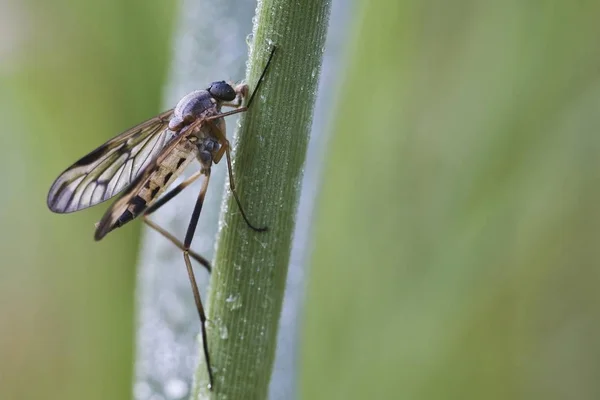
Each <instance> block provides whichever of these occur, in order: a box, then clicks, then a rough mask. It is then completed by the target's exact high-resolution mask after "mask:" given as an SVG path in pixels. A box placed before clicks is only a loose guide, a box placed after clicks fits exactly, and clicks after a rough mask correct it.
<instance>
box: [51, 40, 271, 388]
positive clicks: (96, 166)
mask: <svg viewBox="0 0 600 400" xmlns="http://www.w3.org/2000/svg"><path fill="white" fill-rule="evenodd" d="M274 54H275V47H273V49H272V50H271V53H270V55H269V59H268V60H267V64H266V65H265V68H264V70H263V72H262V74H261V76H260V78H259V80H258V82H257V85H256V89H255V90H254V92H253V93H252V95H251V96H250V99H249V100H248V104H247V105H246V106H243V105H242V104H243V102H244V100H245V99H246V98H247V97H248V85H246V84H239V85H236V86H232V85H231V84H229V83H227V82H225V81H219V82H213V83H212V84H211V85H210V86H209V87H208V88H207V89H203V90H196V91H193V92H191V93H189V94H188V95H186V96H185V97H183V98H182V99H181V100H180V101H179V103H178V104H177V106H175V108H173V109H171V110H168V111H165V112H163V113H162V114H159V115H157V116H156V117H154V118H151V119H149V120H147V121H145V122H142V123H141V124H139V125H136V126H134V127H133V128H131V129H128V130H126V131H125V132H123V133H121V134H120V135H119V136H117V137H115V138H113V139H111V140H109V141H108V142H106V143H104V144H103V145H101V146H100V147H98V148H97V149H96V150H94V151H92V152H91V153H89V154H88V155H86V156H84V157H83V158H81V159H80V160H79V161H77V162H75V163H74V164H73V165H71V166H70V167H69V168H67V169H66V170H65V171H64V172H63V173H62V174H61V175H60V176H59V177H58V178H57V179H56V180H55V181H54V183H53V184H52V187H51V188H50V191H49V193H48V200H47V202H48V208H50V210H51V211H53V212H56V213H70V212H74V211H79V210H82V209H84V208H88V207H91V206H93V205H96V204H98V203H101V202H103V201H106V200H108V199H110V198H112V197H114V196H116V195H117V194H120V196H119V197H118V199H117V200H116V201H115V202H114V203H113V204H112V205H111V206H110V207H109V208H108V210H107V211H106V213H105V214H104V216H103V217H102V219H101V220H100V221H99V222H98V223H97V224H96V232H95V235H94V238H95V239H96V240H100V239H102V238H103V237H104V236H106V234H108V233H109V232H110V231H112V230H114V229H116V228H119V227H121V226H123V225H125V224H126V223H127V222H129V221H131V220H133V219H135V218H136V217H138V216H141V217H142V219H143V221H144V222H145V223H146V224H147V225H148V226H150V227H151V228H152V229H154V230H156V231H157V232H159V233H160V234H161V235H163V236H164V237H165V238H167V239H168V240H169V241H171V242H172V243H173V244H174V245H175V246H177V247H178V248H179V249H181V250H182V252H183V258H184V261H185V265H186V268H187V272H188V276H189V279H190V283H191V285H192V292H193V295H194V301H195V303H196V308H197V309H198V315H199V316H200V325H201V332H202V343H203V350H204V357H205V359H206V365H207V369H208V377H209V384H210V387H212V384H213V376H212V371H211V366H210V357H209V353H208V342H207V336H206V314H205V313H204V307H203V306H202V300H201V299H200V292H199V290H198V285H197V284H196V279H195V277H194V271H193V269H192V264H191V261H190V257H192V258H193V259H195V260H196V261H197V262H199V263H200V264H202V265H203V266H204V267H205V268H206V269H207V270H208V271H210V270H211V267H210V263H209V262H208V260H206V259H205V258H204V257H202V256H201V255H199V254H197V253H195V252H194V251H192V250H191V249H190V245H191V244H192V239H193V237H194V232H195V230H196V226H197V224H198V218H199V217H200V212H201V210H202V204H203V202H204V196H205V194H206V190H207V188H208V182H209V180H210V172H211V167H212V165H213V164H218V163H219V161H221V159H222V158H223V156H225V157H226V158H227V169H228V172H229V187H230V189H231V193H233V196H234V198H235V201H236V203H237V205H238V208H239V210H240V213H241V215H242V217H243V218H244V221H246V224H247V225H248V226H249V227H250V228H251V229H252V230H254V231H257V232H264V231H266V230H267V228H266V227H257V226H254V225H253V224H251V223H250V221H249V219H248V217H247V215H246V213H245V212H244V208H243V207H242V204H241V202H240V198H239V196H238V194H237V191H236V189H235V183H234V179H233V172H232V169H231V154H230V148H231V146H230V144H229V141H228V140H227V137H226V134H225V120H224V119H223V117H226V116H228V115H233V114H238V113H241V112H245V111H247V110H248V108H249V107H250V105H251V104H252V100H253V99H254V95H255V94H256V93H257V92H258V89H259V87H260V84H261V83H262V81H263V79H264V77H265V74H266V72H267V69H268V68H269V64H270V63H271V60H272V58H273V55H274ZM224 106H225V107H232V108H234V110H231V111H227V112H221V108H222V107H224ZM194 159H197V160H198V161H199V163H200V170H199V171H197V172H196V173H194V174H193V175H192V176H190V177H189V178H187V179H186V180H185V181H183V182H181V183H180V184H179V185H177V186H176V187H174V188H173V189H171V190H170V191H168V192H167V193H166V194H164V196H162V197H160V196H161V194H163V192H164V191H165V190H166V189H167V188H168V187H169V186H170V185H171V184H172V183H173V182H174V181H175V179H176V178H177V177H178V176H179V175H181V173H182V172H183V170H184V169H185V168H186V167H187V166H188V164H190V163H191V162H192V161H193V160H194ZM201 176H204V180H203V183H202V187H201V189H200V193H199V194H198V199H197V200H196V205H195V207H194V211H193V212H192V216H191V219H190V223H189V225H188V228H187V233H186V235H185V238H184V241H183V243H182V242H181V241H179V240H178V239H177V238H176V237H175V236H173V235H172V234H170V233H169V232H168V231H166V230H165V229H164V228H162V227H160V226H159V225H157V224H156V223H154V222H152V221H151V220H150V219H149V218H148V216H149V215H150V214H152V213H153V212H155V211H156V210H158V209H159V208H160V207H162V206H163V205H165V204H166V203H167V202H168V201H169V200H171V199H172V198H173V197H175V196H176V195H177V194H179V193H180V192H181V191H182V190H183V189H185V188H186V187H187V186H189V185H190V184H191V183H192V182H194V181H195V180H197V179H198V178H200V177H201Z"/></svg>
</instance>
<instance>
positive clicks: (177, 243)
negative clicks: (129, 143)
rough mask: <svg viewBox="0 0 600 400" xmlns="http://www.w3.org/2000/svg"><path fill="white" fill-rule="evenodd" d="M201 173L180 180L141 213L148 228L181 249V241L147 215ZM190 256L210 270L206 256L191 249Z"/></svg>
mask: <svg viewBox="0 0 600 400" xmlns="http://www.w3.org/2000/svg"><path fill="white" fill-rule="evenodd" d="M201 175H202V172H200V171H198V172H196V173H194V174H193V175H192V176H190V177H189V178H187V179H186V180H185V181H183V182H181V183H180V184H179V185H177V186H176V187H175V188H173V189H171V190H170V191H169V192H167V194H165V195H164V196H162V197H161V198H160V199H158V200H157V201H156V202H155V203H154V204H152V205H150V207H148V208H147V209H146V210H145V211H144V214H143V215H142V220H143V221H144V222H145V223H146V224H147V225H148V226H149V227H150V228H152V229H154V230H155V231H157V232H158V233H160V234H161V235H163V236H164V237H165V238H167V239H168V240H169V241H170V242H171V243H173V244H174V245H175V246H177V247H178V248H179V249H180V250H183V243H181V242H180V241H179V240H177V238H176V237H175V236H173V235H172V234H171V233H169V232H168V231H167V230H166V229H164V228H162V227H160V226H159V225H158V224H156V223H155V222H153V221H151V220H150V219H149V218H148V215H150V214H152V213H153V212H155V211H156V210H158V209H159V208H160V207H162V206H163V205H165V203H167V202H168V201H169V200H171V199H172V198H173V197H175V196H177V195H178V194H179V193H180V192H181V191H182V190H183V189H185V188H186V187H188V186H189V185H190V184H191V183H192V182H194V181H195V180H196V179H198V178H199V177H200V176H201ZM190 256H192V258H193V259H194V260H196V261H197V262H198V263H200V264H202V266H204V268H206V269H207V270H208V272H211V270H212V268H211V266H210V262H208V260H207V259H206V258H204V257H202V256H201V255H200V254H198V253H196V252H194V251H192V250H190Z"/></svg>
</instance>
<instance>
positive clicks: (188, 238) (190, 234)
mask: <svg viewBox="0 0 600 400" xmlns="http://www.w3.org/2000/svg"><path fill="white" fill-rule="evenodd" d="M201 173H202V174H204V175H206V179H205V181H204V183H203V184H202V188H201V189H200V193H199V194H198V200H196V206H195V207H194V211H193V212H192V217H191V219H190V224H189V225H188V229H187V233H186V234H185V240H184V241H183V259H184V261H185V266H186V268H187V272H188V277H189V278H190V283H191V285H192V292H193V293H194V301H195V302H196V308H197V309H198V315H199V316H200V329H201V332H202V346H203V350H204V359H205V360H206V368H207V370H208V382H209V387H210V388H212V385H213V376H212V370H211V367H210V357H209V355H208V339H207V336H206V314H205V313H204V307H203V306H202V300H201V299H200V291H199V290H198V284H197V283H196V278H195V276H194V270H193V269H192V262H191V261H190V246H191V244H192V239H193V238H194V232H195V231H196V226H197V225H198V219H199V218H200V212H201V211H202V204H203V203H204V196H205V195H206V189H207V188H208V182H209V180H210V167H206V166H204V165H203V167H202V171H201Z"/></svg>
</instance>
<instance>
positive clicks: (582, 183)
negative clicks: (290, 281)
mask: <svg viewBox="0 0 600 400" xmlns="http://www.w3.org/2000/svg"><path fill="white" fill-rule="evenodd" d="M599 13H600V6H599V5H598V3H587V4H586V3H585V2H584V3H581V2H578V3H570V2H558V1H550V2H542V3H539V4H536V5H535V6H533V5H532V4H529V3H527V2H522V1H520V2H517V1H510V2H502V3H498V2H496V3H493V2H470V1H459V2H451V3H450V2H442V1H382V2H368V3H367V2H365V3H364V5H363V6H362V8H361V10H360V12H359V13H358V18H357V20H356V21H355V25H354V27H355V30H354V32H353V33H352V37H351V38H350V39H349V40H350V41H351V43H352V48H353V51H352V54H351V56H350V58H349V60H348V69H347V70H346V72H345V76H346V78H345V79H344V85H343V90H342V92H341V95H340V101H339V106H338V109H337V114H336V118H335V124H334V136H333V138H332V140H331V141H330V153H329V157H328V160H327V163H326V167H325V171H324V181H323V185H322V187H323V193H322V196H321V198H320V203H319V212H318V216H317V220H316V238H315V243H316V250H315V254H314V262H313V265H312V273H311V277H310V282H309V290H308V293H307V299H308V304H307V314H306V325H305V330H304V337H305V340H304V343H303V346H304V347H303V354H304V359H303V363H302V394H303V396H302V398H305V399H328V400H332V399H344V400H350V399H454V398H456V399H517V398H523V399H531V398H544V399H565V398H578V399H595V398H598V397H599V396H600V385H599V384H598V379H597V376H598V373H599V372H600V363H599V361H598V360H600V357H599V352H600V346H599V345H598V337H600V323H599V319H598V312H597V306H596V305H597V304H599V303H600V298H599V295H598V290H597V284H598V279H599V278H600V276H599V272H598V271H599V270H598V260H599V259H600V247H599V246H598V245H597V242H598V237H600V219H599V216H600V213H599V212H598V204H600V190H599V173H598V171H599V170H600V168H599V165H598V159H599V157H598V151H599V149H600V135H599V134H598V127H599V126H600V112H599V111H600V110H599V108H598V105H599V104H600V81H599V75H598V71H599V70H600V53H598V51H597V47H598V43H597V42H598V41H597V38H598V37H599V36H600V25H599V24H598V23H597V16H598V15H599Z"/></svg>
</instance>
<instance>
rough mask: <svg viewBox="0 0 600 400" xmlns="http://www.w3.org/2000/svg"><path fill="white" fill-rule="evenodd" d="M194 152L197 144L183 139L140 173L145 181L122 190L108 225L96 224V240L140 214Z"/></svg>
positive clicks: (167, 185)
mask: <svg viewBox="0 0 600 400" xmlns="http://www.w3.org/2000/svg"><path fill="white" fill-rule="evenodd" d="M197 154H198V148H197V147H196V145H195V143H193V142H191V141H190V140H185V139H184V140H182V141H181V143H179V144H178V145H177V146H176V147H175V148H174V149H173V150H172V151H170V152H169V154H168V155H166V157H165V158H164V160H162V162H160V164H158V165H157V166H156V167H154V168H153V170H151V171H148V172H147V173H146V174H141V175H140V177H139V179H142V180H144V181H145V183H144V184H143V185H142V186H141V187H140V185H139V184H138V185H136V184H135V182H134V183H133V184H132V185H131V186H130V187H131V191H128V192H125V193H124V194H123V196H122V197H121V199H120V200H119V201H118V202H116V203H115V204H114V205H113V208H112V210H111V218H110V226H109V227H103V228H100V227H99V228H98V230H97V231H96V240H99V239H101V238H102V237H104V235H106V234H107V233H108V232H110V231H112V230H113V229H115V228H119V227H121V226H123V225H124V224H126V223H127V222H129V221H131V220H133V219H134V218H135V217H137V216H139V215H140V214H141V213H142V212H143V211H144V210H145V209H146V208H147V207H148V206H149V205H150V204H152V203H153V202H154V201H155V200H156V199H158V197H159V196H160V195H161V194H162V193H163V192H164V191H165V189H167V188H168V187H169V185H171V184H172V183H173V182H174V181H175V179H176V178H177V177H178V176H179V175H181V173H182V172H183V170H184V169H185V168H186V167H187V165H188V164H189V163H190V162H191V161H192V160H193V159H194V158H196V155H197Z"/></svg>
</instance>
